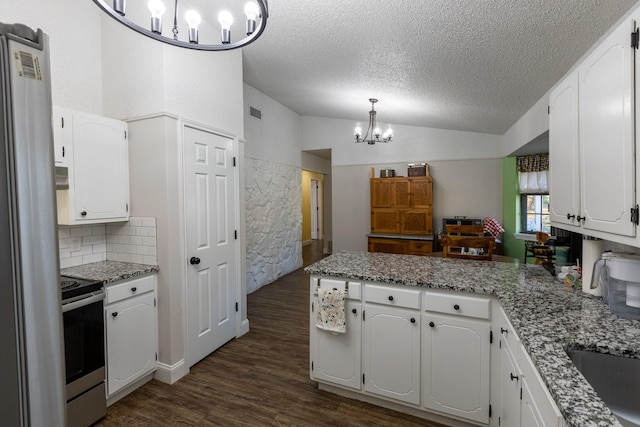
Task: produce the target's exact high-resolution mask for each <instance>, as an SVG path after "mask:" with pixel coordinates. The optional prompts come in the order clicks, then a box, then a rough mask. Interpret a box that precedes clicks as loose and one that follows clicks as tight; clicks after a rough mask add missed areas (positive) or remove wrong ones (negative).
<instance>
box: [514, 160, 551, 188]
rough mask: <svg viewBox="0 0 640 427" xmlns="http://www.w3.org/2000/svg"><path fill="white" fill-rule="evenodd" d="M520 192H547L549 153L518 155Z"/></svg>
mask: <svg viewBox="0 0 640 427" xmlns="http://www.w3.org/2000/svg"><path fill="white" fill-rule="evenodd" d="M516 159H517V163H518V178H519V184H520V194H546V193H548V192H549V186H548V184H547V181H548V177H547V175H548V172H549V154H547V153H543V154H532V155H529V156H518V157H517V158H516Z"/></svg>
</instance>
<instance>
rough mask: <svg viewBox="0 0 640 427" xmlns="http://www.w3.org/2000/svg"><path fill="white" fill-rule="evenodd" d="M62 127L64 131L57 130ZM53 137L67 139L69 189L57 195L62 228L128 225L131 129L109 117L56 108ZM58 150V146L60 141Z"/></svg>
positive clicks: (65, 142)
mask: <svg viewBox="0 0 640 427" xmlns="http://www.w3.org/2000/svg"><path fill="white" fill-rule="evenodd" d="M56 110H57V111H56ZM58 126H60V128H59V129H56V127H58ZM62 126H64V128H63V127H62ZM69 129H71V131H69ZM54 136H58V137H61V138H63V141H64V147H65V155H66V157H67V166H68V175H69V188H68V189H59V190H58V191H57V198H58V223H59V224H65V225H73V224H91V223H101V222H113V221H127V220H128V219H129V160H128V159H129V155H128V144H127V124H126V123H125V122H123V121H120V120H114V119H110V118H107V117H101V116H96V115H92V114H86V113H81V112H78V111H72V110H58V109H57V108H54ZM65 138H68V139H70V141H66V140H65ZM55 145H56V146H57V145H59V143H58V141H56V143H55Z"/></svg>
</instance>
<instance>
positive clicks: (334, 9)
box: [243, 0, 637, 134]
mask: <svg viewBox="0 0 640 427" xmlns="http://www.w3.org/2000/svg"><path fill="white" fill-rule="evenodd" d="M636 1H637V0H395V1H392V0H369V1H364V0H340V1H337V0H308V1H303V0H269V11H270V17H269V21H268V23H267V28H266V30H265V33H264V34H263V35H262V37H261V38H260V39H258V40H257V41H256V42H254V43H253V44H251V45H249V46H247V47H245V48H243V55H244V80H245V82H246V83H248V84H249V85H251V86H253V87H255V88H256V89H258V90H260V91H261V92H263V93H265V94H266V95H268V96H270V97H271V98H273V99H275V100H277V101H278V102H280V103H282V104H284V105H285V106H287V107H289V108H291V109H292V110H294V111H296V112H298V113H299V114H302V115H311V116H320V117H333V118H341V119H352V120H357V121H361V122H366V120H367V119H368V115H367V112H368V111H369V107H370V104H369V102H368V99H369V98H371V97H375V98H378V99H379V100H380V102H379V103H378V104H377V105H376V110H377V111H378V119H379V120H380V121H381V122H384V123H390V124H403V125H414V126H426V127H435V128H443V129H456V130H465V131H473V132H483V133H493V134H503V133H504V132H505V131H507V130H508V129H509V128H510V127H511V126H512V125H513V124H514V123H515V122H516V121H517V120H518V119H519V118H520V117H521V116H522V115H523V114H524V113H526V112H527V111H528V110H529V108H531V107H532V106H533V104H535V102H537V101H538V100H539V99H540V98H541V97H542V96H543V95H544V94H545V93H546V92H547V90H549V89H550V88H551V87H552V86H553V85H554V84H555V83H556V82H557V81H558V80H559V79H560V78H561V77H562V76H563V75H564V74H565V73H566V72H567V71H568V70H569V69H570V68H571V66H572V65H573V64H574V63H575V62H576V61H577V60H578V59H579V58H580V57H581V56H582V55H583V54H584V53H585V52H586V51H587V50H588V49H589V48H590V47H591V45H592V44H593V43H594V42H595V41H597V39H598V38H599V37H600V36H602V35H603V34H604V33H605V32H606V31H607V30H608V29H609V28H610V27H611V26H612V25H613V24H615V23H616V21H618V20H619V19H620V18H621V17H622V16H623V15H625V13H626V12H627V11H628V10H630V9H631V7H632V6H633V5H634V4H635V3H636Z"/></svg>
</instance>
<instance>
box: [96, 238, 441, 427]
mask: <svg viewBox="0 0 640 427" xmlns="http://www.w3.org/2000/svg"><path fill="white" fill-rule="evenodd" d="M303 257H304V265H308V264H311V263H312V262H315V261H317V260H319V259H321V258H322V257H323V255H322V241H314V242H313V243H312V244H311V245H307V246H305V247H303ZM247 303H248V315H249V321H250V332H249V333H247V334H245V335H244V336H242V337H240V338H238V339H235V340H232V341H230V342H229V343H227V344H225V345H224V346H223V347H222V348H220V349H219V350H217V351H215V352H214V353H212V354H211V355H209V356H208V357H206V358H205V359H204V360H202V361H201V362H200V363H198V364H196V365H195V366H194V367H193V368H192V369H191V372H190V373H189V374H188V375H187V376H185V377H184V378H182V379H181V380H179V381H178V382H176V383H175V384H173V385H171V386H170V385H167V384H164V383H161V382H159V381H156V380H153V381H151V382H149V383H148V384H146V385H144V386H143V387H141V388H140V389H138V390H136V391H135V392H134V393H132V394H130V395H129V396H127V397H125V398H124V399H122V400H121V401H119V402H117V403H116V404H114V405H113V406H111V407H109V410H108V415H107V417H106V418H105V419H104V420H102V421H101V422H100V423H98V425H99V426H105V427H111V426H169V425H197V426H265V425H278V426H327V427H329V426H407V427H411V426H423V427H425V426H427V427H428V426H431V427H435V426H436V424H432V423H429V422H427V421H425V420H422V419H420V418H416V417H412V416H409V415H405V414H401V413H398V412H395V411H391V410H387V409H384V408H380V407H377V406H373V405H369V404H367V403H362V402H359V401H355V400H351V399H346V398H342V397H339V396H335V395H333V394H330V393H326V392H323V391H319V390H318V388H317V385H316V383H315V382H313V381H311V380H310V379H309V312H308V307H309V276H308V275H307V274H306V273H305V272H304V271H303V269H302V268H301V269H298V270H296V271H294V272H292V273H290V274H288V275H286V276H284V277H282V278H280V279H278V280H277V281H275V282H273V283H271V284H269V285H267V286H264V287H263V288H261V289H259V290H257V291H256V292H253V293H252V294H250V295H248V302H247Z"/></svg>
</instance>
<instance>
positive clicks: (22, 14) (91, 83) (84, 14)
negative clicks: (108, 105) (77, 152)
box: [0, 0, 102, 114]
mask: <svg viewBox="0 0 640 427" xmlns="http://www.w3.org/2000/svg"><path fill="white" fill-rule="evenodd" d="M0 10H2V16H0V21H2V22H4V23H21V24H26V25H29V26H31V27H33V28H41V29H42V30H43V31H44V32H45V33H47V34H48V35H49V42H50V48H51V49H50V56H51V80H52V85H51V86H52V87H51V93H52V98H53V103H54V104H55V105H60V106H64V107H72V108H75V109H77V110H82V111H87V112H90V113H95V114H100V113H102V84H101V80H102V60H101V56H100V40H101V33H100V14H101V13H102V12H100V11H99V10H98V7H97V6H95V4H94V3H93V2H90V1H74V0H56V1H54V0H20V1H15V0H0Z"/></svg>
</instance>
